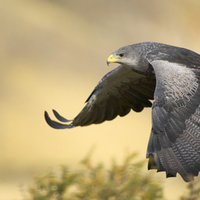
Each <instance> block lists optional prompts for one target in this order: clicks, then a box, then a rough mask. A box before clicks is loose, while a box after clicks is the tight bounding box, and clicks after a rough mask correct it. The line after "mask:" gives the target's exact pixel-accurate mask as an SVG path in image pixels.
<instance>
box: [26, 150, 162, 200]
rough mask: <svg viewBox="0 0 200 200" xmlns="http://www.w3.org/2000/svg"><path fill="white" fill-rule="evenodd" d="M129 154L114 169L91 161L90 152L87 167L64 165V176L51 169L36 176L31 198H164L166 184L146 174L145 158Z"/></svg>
mask: <svg viewBox="0 0 200 200" xmlns="http://www.w3.org/2000/svg"><path fill="white" fill-rule="evenodd" d="M135 157H136V154H135V153H133V154H129V155H128V156H127V157H126V158H125V160H124V162H123V164H122V165H117V164H116V162H115V161H113V162H112V164H111V168H110V170H107V169H105V167H104V166H103V165H102V164H98V165H96V166H94V165H92V163H91V155H88V156H87V157H86V158H85V159H84V160H83V161H82V162H81V163H82V165H83V166H84V168H83V170H81V171H76V172H72V171H71V170H69V169H68V168H67V167H65V166H62V167H61V176H60V177H59V178H58V177H57V176H56V175H55V174H54V173H52V172H47V173H45V174H42V175H36V176H35V177H34V183H33V184H32V185H31V187H30V188H29V196H30V197H29V198H27V199H28V200H161V199H163V192H162V187H161V186H160V184H159V183H158V182H156V181H154V180H153V178H152V177H151V175H150V174H151V173H147V174H148V175H146V174H144V173H143V171H142V167H143V164H144V162H133V160H134V159H135Z"/></svg>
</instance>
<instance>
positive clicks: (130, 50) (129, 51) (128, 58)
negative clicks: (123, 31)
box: [107, 45, 139, 66]
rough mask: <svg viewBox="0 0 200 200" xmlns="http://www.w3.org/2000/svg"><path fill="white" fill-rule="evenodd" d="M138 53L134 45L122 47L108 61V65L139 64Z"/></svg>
mask: <svg viewBox="0 0 200 200" xmlns="http://www.w3.org/2000/svg"><path fill="white" fill-rule="evenodd" d="M138 60H139V57H138V51H136V50H135V46H134V45H129V46H125V47H121V48H119V49H117V50H116V51H114V52H113V53H112V54H111V55H110V56H109V57H108V59H107V65H109V64H110V63H119V64H123V65H127V66H133V65H137V64H138Z"/></svg>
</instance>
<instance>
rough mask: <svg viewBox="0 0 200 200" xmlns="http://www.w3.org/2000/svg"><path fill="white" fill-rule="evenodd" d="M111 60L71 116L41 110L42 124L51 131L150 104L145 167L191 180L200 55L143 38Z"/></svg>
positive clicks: (197, 160)
mask: <svg viewBox="0 0 200 200" xmlns="http://www.w3.org/2000/svg"><path fill="white" fill-rule="evenodd" d="M110 63H119V64H120V65H119V66H118V67H117V68H116V69H114V70H112V71H110V72H109V73H107V74H106V75H105V76H104V77H103V78H102V79H101V81H100V82H99V83H98V85H97V86H96V87H95V89H94V90H93V92H92V93H91V95H90V96H89V97H88V99H87V100H86V105H85V107H84V108H83V109H82V110H81V112H80V113H79V114H78V115H77V116H76V117H75V118H74V119H73V120H67V119H65V118H64V117H62V116H60V115H59V114H58V112H56V111H55V110H53V112H54V115H55V117H56V118H57V120H59V121H60V122H63V123H60V122H56V121H53V120H51V119H50V117H49V115H48V113H47V112H46V111H45V119H46V122H47V123H48V124H49V125H50V126H51V127H53V128H56V129H65V128H73V127H76V126H87V125H90V124H99V123H102V122H104V121H106V120H112V119H114V118H115V117H116V116H118V115H119V116H125V115H126V114H128V113H129V112H130V110H131V109H132V110H134V111H136V112H141V111H142V110H143V108H144V107H152V130H151V134H150V139H149V144H148V148H147V155H146V156H147V158H149V164H148V169H157V171H166V176H167V177H175V176H176V174H177V173H179V174H180V175H181V176H182V178H183V179H184V180H185V181H186V182H188V181H191V180H193V177H194V176H197V175H198V173H199V171H200V55H199V54H197V53H195V52H193V51H190V50H188V49H184V48H180V47H175V46H170V45H166V44H161V43H155V42H144V43H138V44H133V45H129V46H125V47H122V48H119V49H118V50H116V51H114V52H113V53H112V54H111V55H110V56H109V58H108V60H107V64H110ZM150 100H154V101H153V104H152V103H151V101H150Z"/></svg>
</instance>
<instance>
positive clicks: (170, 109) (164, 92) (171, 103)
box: [147, 60, 200, 181]
mask: <svg viewBox="0 0 200 200" xmlns="http://www.w3.org/2000/svg"><path fill="white" fill-rule="evenodd" d="M151 64H152V66H153V68H154V70H155V75H156V89H155V93H154V102H153V106H152V131H151V136H150V140H149V144H148V149H147V157H150V158H151V159H149V169H151V166H153V164H152V163H156V165H157V169H158V171H160V170H161V171H166V175H167V177H174V176H176V174H177V173H179V174H180V175H181V176H182V178H183V179H184V180H185V181H190V180H192V179H193V176H197V175H198V172H199V171H200V145H199V143H200V128H199V127H200V115H199V114H200V107H199V99H200V87H199V85H200V71H199V69H195V68H189V67H187V66H184V65H180V64H177V63H170V62H168V61H163V60H156V61H152V62H151ZM195 127H198V128H197V129H195ZM196 138H198V140H197V139H196ZM152 168H155V166H154V167H152Z"/></svg>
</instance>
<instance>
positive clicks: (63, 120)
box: [52, 109, 72, 122]
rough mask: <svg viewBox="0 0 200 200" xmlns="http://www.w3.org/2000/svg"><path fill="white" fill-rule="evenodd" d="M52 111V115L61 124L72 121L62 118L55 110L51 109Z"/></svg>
mask: <svg viewBox="0 0 200 200" xmlns="http://www.w3.org/2000/svg"><path fill="white" fill-rule="evenodd" d="M52 111H53V114H54V115H55V117H56V118H57V119H58V120H59V121H61V122H71V121H72V120H68V119H66V118H64V117H62V116H61V115H60V114H59V113H58V112H57V111H56V110H54V109H53V110H52Z"/></svg>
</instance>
